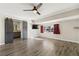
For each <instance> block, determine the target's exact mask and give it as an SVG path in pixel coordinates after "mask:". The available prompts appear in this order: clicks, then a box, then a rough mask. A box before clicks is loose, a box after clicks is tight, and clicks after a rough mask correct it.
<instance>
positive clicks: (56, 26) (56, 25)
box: [54, 24, 60, 34]
mask: <svg viewBox="0 0 79 59" xmlns="http://www.w3.org/2000/svg"><path fill="white" fill-rule="evenodd" d="M54 34H60V28H59V24H54Z"/></svg>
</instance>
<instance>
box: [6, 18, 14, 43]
mask: <svg viewBox="0 0 79 59" xmlns="http://www.w3.org/2000/svg"><path fill="white" fill-rule="evenodd" d="M12 42H13V21H12V19H9V18H6V19H5V44H8V43H12Z"/></svg>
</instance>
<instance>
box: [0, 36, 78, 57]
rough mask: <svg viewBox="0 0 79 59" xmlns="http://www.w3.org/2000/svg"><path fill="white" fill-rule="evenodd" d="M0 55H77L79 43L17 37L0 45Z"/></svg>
mask: <svg viewBox="0 0 79 59" xmlns="http://www.w3.org/2000/svg"><path fill="white" fill-rule="evenodd" d="M40 39H42V40H40ZM0 56H79V44H78V43H73V42H68V41H61V40H56V39H49V38H41V37H40V38H39V40H38V39H27V40H22V39H19V38H18V39H15V40H14V42H13V43H10V44H5V45H1V46H0Z"/></svg>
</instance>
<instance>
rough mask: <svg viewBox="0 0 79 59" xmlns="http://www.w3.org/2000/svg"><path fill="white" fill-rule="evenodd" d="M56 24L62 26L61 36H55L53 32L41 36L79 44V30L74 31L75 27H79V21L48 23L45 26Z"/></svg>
mask: <svg viewBox="0 0 79 59" xmlns="http://www.w3.org/2000/svg"><path fill="white" fill-rule="evenodd" d="M54 24H59V25H60V32H61V34H53V33H52V32H44V33H40V36H42V37H47V38H52V39H58V40H64V41H71V42H78V43H79V29H74V27H79V20H78V19H75V20H67V21H59V22H52V23H47V24H43V25H44V26H53V25H54Z"/></svg>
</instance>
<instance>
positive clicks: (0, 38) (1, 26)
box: [0, 16, 5, 45]
mask: <svg viewBox="0 0 79 59" xmlns="http://www.w3.org/2000/svg"><path fill="white" fill-rule="evenodd" d="M4 18H5V17H2V16H0V45H2V44H5V32H4V31H5V22H4Z"/></svg>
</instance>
